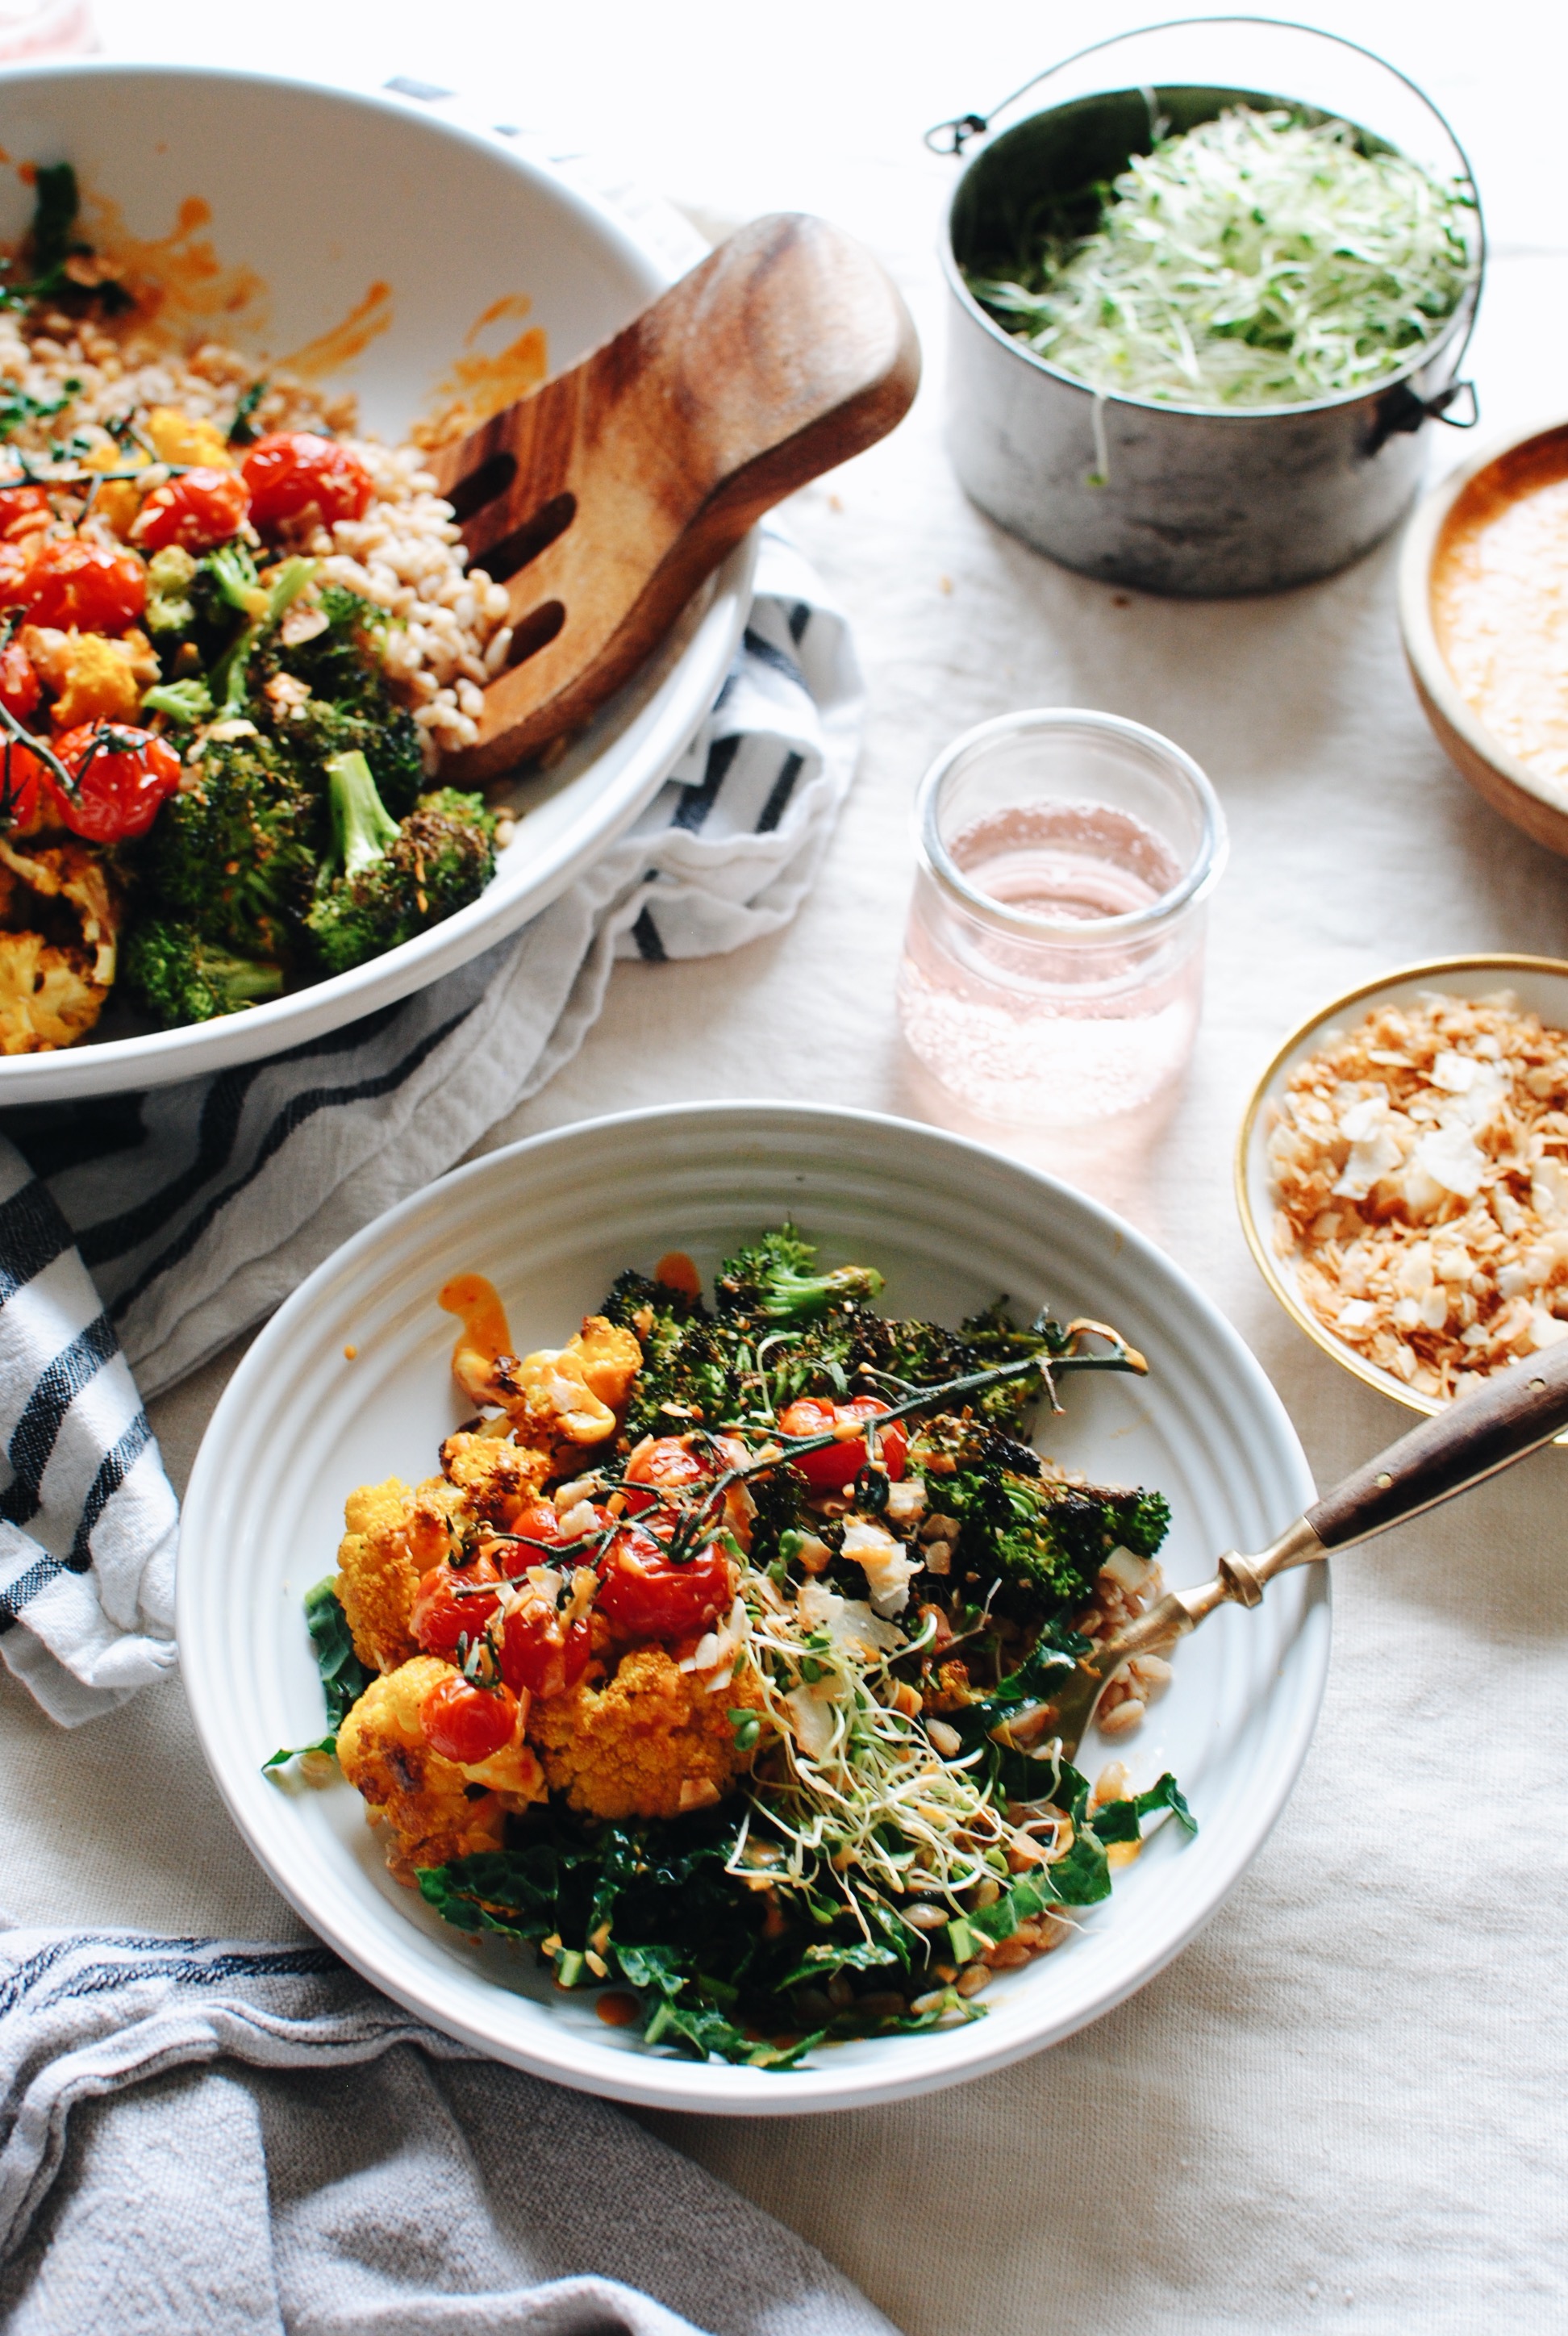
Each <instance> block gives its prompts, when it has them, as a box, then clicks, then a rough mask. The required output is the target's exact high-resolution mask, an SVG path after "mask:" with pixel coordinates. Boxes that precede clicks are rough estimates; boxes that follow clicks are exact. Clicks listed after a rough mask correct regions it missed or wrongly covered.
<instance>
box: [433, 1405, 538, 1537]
mask: <svg viewBox="0 0 1568 2336" xmlns="http://www.w3.org/2000/svg"><path fill="white" fill-rule="evenodd" d="M502 1424H503V1425H504V1423H502ZM441 1465H442V1467H443V1470H444V1471H445V1474H446V1476H447V1479H448V1481H449V1483H451V1484H455V1485H456V1487H457V1489H458V1491H459V1492H460V1493H461V1494H463V1505H464V1507H465V1508H466V1509H467V1511H468V1513H469V1514H470V1515H471V1516H472V1517H473V1518H475V1519H476V1520H477V1521H478V1522H480V1523H483V1524H487V1525H495V1526H497V1527H499V1528H500V1529H501V1530H502V1531H503V1532H504V1531H505V1530H506V1528H507V1527H508V1526H509V1525H511V1523H513V1522H514V1521H515V1520H516V1518H517V1517H518V1516H519V1514H521V1511H522V1510H524V1509H526V1508H527V1507H528V1506H529V1504H530V1503H531V1502H532V1501H537V1500H538V1498H539V1496H540V1494H541V1491H542V1490H543V1487H544V1483H545V1479H546V1478H547V1477H548V1476H549V1475H550V1455H549V1453H548V1452H541V1451H540V1450H539V1449H538V1447H537V1446H536V1445H531V1444H513V1443H512V1442H511V1440H510V1439H509V1438H508V1437H505V1436H485V1435H482V1434H476V1433H475V1432H474V1431H473V1430H472V1429H470V1428H465V1427H460V1428H459V1429H458V1431H457V1433H456V1435H455V1436H448V1437H447V1439H446V1441H445V1443H444V1444H443V1445H442V1447H441Z"/></svg>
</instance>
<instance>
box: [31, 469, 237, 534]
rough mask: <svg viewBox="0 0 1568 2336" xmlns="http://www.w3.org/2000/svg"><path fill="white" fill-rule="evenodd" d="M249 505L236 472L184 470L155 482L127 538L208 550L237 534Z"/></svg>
mask: <svg viewBox="0 0 1568 2336" xmlns="http://www.w3.org/2000/svg"><path fill="white" fill-rule="evenodd" d="M3 501H4V499H3V498H0V502H3ZM249 509H250V491H249V489H248V487H247V485H246V483H245V481H244V479H243V477H242V476H241V474H240V473H239V472H238V471H214V470H208V469H206V468H199V469H197V470H194V471H185V472H181V474H180V477H179V478H176V479H170V480H168V481H166V482H165V483H164V484H163V485H162V486H161V487H154V488H153V490H152V492H151V494H150V495H149V496H148V498H147V501H145V502H144V503H143V504H142V506H141V512H140V514H139V515H138V518H137V521H136V524H135V526H134V527H133V528H132V529H131V541H132V542H133V543H135V544H137V545H139V546H140V547H141V550H143V551H162V550H164V549H165V547H166V546H167V545H169V544H170V543H177V544H179V546H180V549H181V550H183V551H210V550H211V549H212V547H213V545H214V544H217V543H227V542H228V540H229V537H230V536H231V535H238V534H239V530H240V529H241V528H242V527H243V526H244V524H245V517H246V513H247V512H248V511H249Z"/></svg>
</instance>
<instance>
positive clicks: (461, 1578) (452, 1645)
mask: <svg viewBox="0 0 1568 2336" xmlns="http://www.w3.org/2000/svg"><path fill="white" fill-rule="evenodd" d="M499 1578H500V1577H499V1576H498V1575H497V1573H496V1570H495V1568H494V1566H493V1565H492V1563H491V1562H490V1560H489V1558H488V1557H477V1558H475V1559H474V1561H473V1563H472V1565H464V1566H455V1565H433V1566H432V1567H431V1569H430V1572H428V1573H427V1574H425V1575H424V1578H423V1579H422V1581H421V1582H420V1585H419V1588H418V1589H417V1590H416V1591H414V1605H413V1608H412V1610H411V1611H410V1613H409V1617H408V1632H409V1636H410V1638H412V1639H414V1640H416V1641H417V1642H418V1644H419V1645H420V1646H421V1647H423V1648H424V1651H425V1653H426V1654H427V1655H445V1656H447V1657H448V1658H449V1659H451V1658H453V1657H454V1656H455V1655H456V1653H457V1642H458V1640H459V1639H461V1638H464V1637H466V1638H467V1639H468V1640H470V1641H472V1640H474V1639H476V1638H477V1637H478V1636H479V1634H480V1632H481V1631H482V1630H483V1628H484V1626H485V1624H486V1623H487V1622H488V1621H489V1620H490V1618H491V1616H492V1614H493V1613H494V1611H495V1610H496V1606H497V1603H498V1602H499V1601H497V1600H496V1599H495V1598H493V1597H491V1598H485V1597H476V1596H475V1595H474V1594H473V1593H474V1591H475V1589H476V1588H477V1587H478V1586H479V1585H480V1584H481V1583H483V1582H495V1581H497V1580H499Z"/></svg>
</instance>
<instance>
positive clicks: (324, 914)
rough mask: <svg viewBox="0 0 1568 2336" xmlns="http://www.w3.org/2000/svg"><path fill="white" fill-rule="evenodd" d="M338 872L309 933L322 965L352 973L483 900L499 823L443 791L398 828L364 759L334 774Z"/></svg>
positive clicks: (342, 764)
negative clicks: (471, 904)
mask: <svg viewBox="0 0 1568 2336" xmlns="http://www.w3.org/2000/svg"><path fill="white" fill-rule="evenodd" d="M326 769H327V777H328V781H329V784H330V787H331V795H332V821H333V829H334V832H335V836H336V859H337V861H338V872H337V873H336V874H335V875H333V876H331V877H329V878H328V879H327V881H326V882H325V883H322V884H320V885H319V886H318V889H317V897H316V900H315V903H314V905H313V906H312V908H311V910H310V912H309V914H308V916H307V919H306V925H307V930H308V931H309V934H310V938H311V941H312V943H313V945H314V947H315V949H316V953H317V957H318V958H319V959H320V961H321V963H322V965H323V966H324V967H325V968H326V970H327V971H328V972H329V973H342V972H346V970H347V969H348V968H350V967H351V966H355V965H363V964H364V962H365V959H367V958H373V957H380V956H382V955H384V954H385V951H386V950H387V949H395V948H397V946H398V945H399V943H400V942H403V941H405V940H409V939H412V938H413V936H414V934H415V933H417V932H423V931H424V930H425V928H426V927H427V926H430V925H433V924H438V923H439V922H441V920H443V918H446V917H450V916H451V915H453V912H454V911H455V910H458V909H461V908H463V907H465V906H466V905H467V903H468V902H469V901H470V900H477V899H478V897H479V895H480V893H481V892H482V891H483V890H484V887H485V885H486V884H487V883H488V882H489V881H490V879H491V876H492V873H493V871H494V868H495V844H494V834H495V822H494V819H493V818H492V815H491V813H488V812H487V811H486V810H485V808H484V805H483V803H482V802H481V800H480V798H479V797H478V796H477V795H465V794H458V793H456V792H455V791H454V790H453V789H452V788H450V787H443V788H442V789H440V790H439V791H438V792H437V793H433V794H428V795H422V796H421V797H420V798H419V801H418V802H417V803H416V804H415V805H414V810H413V811H412V812H411V813H409V816H408V817H407V818H406V819H405V820H403V821H402V822H398V821H396V820H394V819H393V818H392V817H391V816H390V814H389V813H388V812H387V810H386V808H385V804H384V803H382V800H381V797H380V795H379V794H378V793H377V792H376V786H375V779H374V778H373V777H372V775H371V771H370V765H369V764H368V763H367V762H366V761H365V756H364V755H363V754H359V753H358V752H351V753H348V754H335V755H334V756H333V757H332V758H331V760H330V761H329V763H328V764H327V766H326Z"/></svg>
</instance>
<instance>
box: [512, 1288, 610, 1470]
mask: <svg viewBox="0 0 1568 2336" xmlns="http://www.w3.org/2000/svg"><path fill="white" fill-rule="evenodd" d="M641 1364H642V1348H640V1347H639V1346H638V1342H637V1340H636V1339H635V1338H633V1337H632V1334H631V1332H630V1331H629V1330H621V1329H617V1327H616V1325H615V1324H614V1323H613V1322H609V1321H607V1320H606V1319H605V1318H604V1316H603V1315H602V1314H587V1315H585V1316H584V1317H583V1324H582V1329H580V1330H579V1332H578V1334H577V1336H576V1337H575V1338H569V1339H568V1341H567V1343H566V1345H565V1346H564V1347H541V1348H539V1349H538V1351H537V1352H536V1353H534V1354H531V1355H525V1356H524V1357H523V1358H522V1360H521V1362H518V1361H516V1360H515V1359H513V1358H509V1357H505V1356H503V1357H502V1358H501V1359H500V1361H499V1362H498V1363H497V1364H496V1367H495V1372H494V1384H495V1387H496V1388H497V1390H498V1391H499V1393H500V1396H501V1399H502V1402H503V1403H504V1404H505V1406H506V1407H507V1409H508V1411H509V1412H510V1413H511V1417H512V1420H513V1422H514V1424H515V1426H516V1428H517V1432H518V1434H519V1435H520V1436H526V1437H527V1438H528V1439H529V1440H530V1441H531V1442H534V1443H539V1444H544V1443H546V1442H553V1441H554V1440H555V1439H556V1438H557V1437H562V1438H564V1439H565V1440H566V1441H567V1442H568V1443H570V1444H602V1443H603V1441H604V1439H605V1437H606V1436H613V1435H614V1434H615V1431H616V1428H617V1426H618V1425H619V1421H618V1411H619V1409H620V1407H621V1406H623V1405H624V1404H625V1402H626V1400H627V1397H628V1395H629V1394H630V1392H631V1383H632V1380H633V1379H634V1378H635V1377H637V1374H638V1369H639V1368H641Z"/></svg>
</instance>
